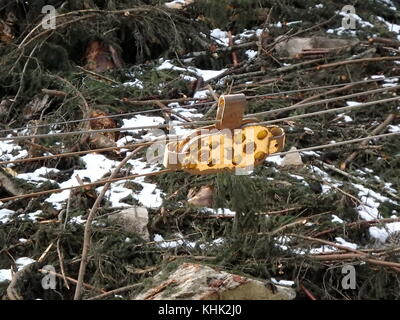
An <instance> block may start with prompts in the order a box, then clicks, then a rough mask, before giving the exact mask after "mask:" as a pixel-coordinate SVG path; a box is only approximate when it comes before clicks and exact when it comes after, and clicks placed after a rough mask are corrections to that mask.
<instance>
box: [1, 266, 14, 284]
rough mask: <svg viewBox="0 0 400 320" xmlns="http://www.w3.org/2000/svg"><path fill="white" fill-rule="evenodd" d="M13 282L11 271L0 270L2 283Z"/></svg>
mask: <svg viewBox="0 0 400 320" xmlns="http://www.w3.org/2000/svg"><path fill="white" fill-rule="evenodd" d="M11 280H12V274H11V269H0V283H1V282H5V281H11Z"/></svg>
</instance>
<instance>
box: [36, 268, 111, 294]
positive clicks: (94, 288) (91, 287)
mask: <svg viewBox="0 0 400 320" xmlns="http://www.w3.org/2000/svg"><path fill="white" fill-rule="evenodd" d="M38 271H39V272H41V273H50V274H52V275H55V276H56V277H59V278H61V279H63V276H62V275H61V274H59V273H57V272H53V271H50V270H43V269H39V270H38ZM66 279H67V280H68V281H70V282H72V283H74V284H77V283H78V281H77V280H75V279H73V278H71V277H66ZM83 286H84V287H86V288H88V289H90V290H95V291H99V292H103V293H105V292H106V291H105V290H103V289H99V288H96V287H93V286H91V285H90V284H87V283H84V284H83Z"/></svg>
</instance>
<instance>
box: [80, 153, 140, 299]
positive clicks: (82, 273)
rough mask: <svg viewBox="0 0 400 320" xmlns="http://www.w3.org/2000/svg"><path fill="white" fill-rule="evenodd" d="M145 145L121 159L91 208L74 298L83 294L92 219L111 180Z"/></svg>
mask: <svg viewBox="0 0 400 320" xmlns="http://www.w3.org/2000/svg"><path fill="white" fill-rule="evenodd" d="M142 149H143V147H139V148H136V149H135V150H133V151H132V152H131V154H129V155H127V156H126V157H125V159H124V160H122V161H121V163H120V164H119V165H118V166H117V167H116V168H115V169H114V171H113V172H112V174H111V176H110V178H109V179H108V182H107V183H106V184H105V185H104V187H103V189H102V190H101V192H100V194H99V196H98V197H97V199H96V201H95V203H94V204H93V207H92V209H91V210H90V213H89V215H88V218H87V220H86V224H85V232H84V237H83V249H82V258H81V264H80V267H79V276H78V283H77V285H76V290H75V296H74V300H80V299H81V296H82V284H83V279H84V277H85V272H86V266H87V263H88V254H89V249H90V245H91V236H92V221H93V219H94V218H95V216H96V213H97V210H98V208H99V206H100V203H101V201H102V200H103V198H104V196H105V194H106V192H107V190H108V188H109V187H110V185H111V180H112V179H113V178H115V176H116V175H117V174H118V173H119V171H120V170H121V168H123V167H124V166H125V165H126V163H127V162H128V161H129V160H130V159H132V158H133V156H134V155H135V154H136V153H138V152H139V151H140V150H142Z"/></svg>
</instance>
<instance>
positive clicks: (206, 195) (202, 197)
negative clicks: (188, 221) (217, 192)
mask: <svg viewBox="0 0 400 320" xmlns="http://www.w3.org/2000/svg"><path fill="white" fill-rule="evenodd" d="M213 195H214V188H213V187H211V186H203V187H201V188H200V190H199V191H198V192H196V191H195V189H190V190H189V193H188V203H189V204H190V205H192V206H195V207H206V208H212V206H213Z"/></svg>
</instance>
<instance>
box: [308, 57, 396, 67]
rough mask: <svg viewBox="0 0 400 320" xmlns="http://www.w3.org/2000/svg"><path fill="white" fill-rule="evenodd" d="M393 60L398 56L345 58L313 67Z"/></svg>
mask: <svg viewBox="0 0 400 320" xmlns="http://www.w3.org/2000/svg"><path fill="white" fill-rule="evenodd" d="M393 60H399V61H400V57H399V56H397V57H375V58H363V59H356V60H346V61H339V62H333V63H327V64H323V65H319V66H317V67H315V68H316V69H317V70H321V69H327V68H332V67H337V66H343V65H347V64H355V63H363V62H379V61H393Z"/></svg>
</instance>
